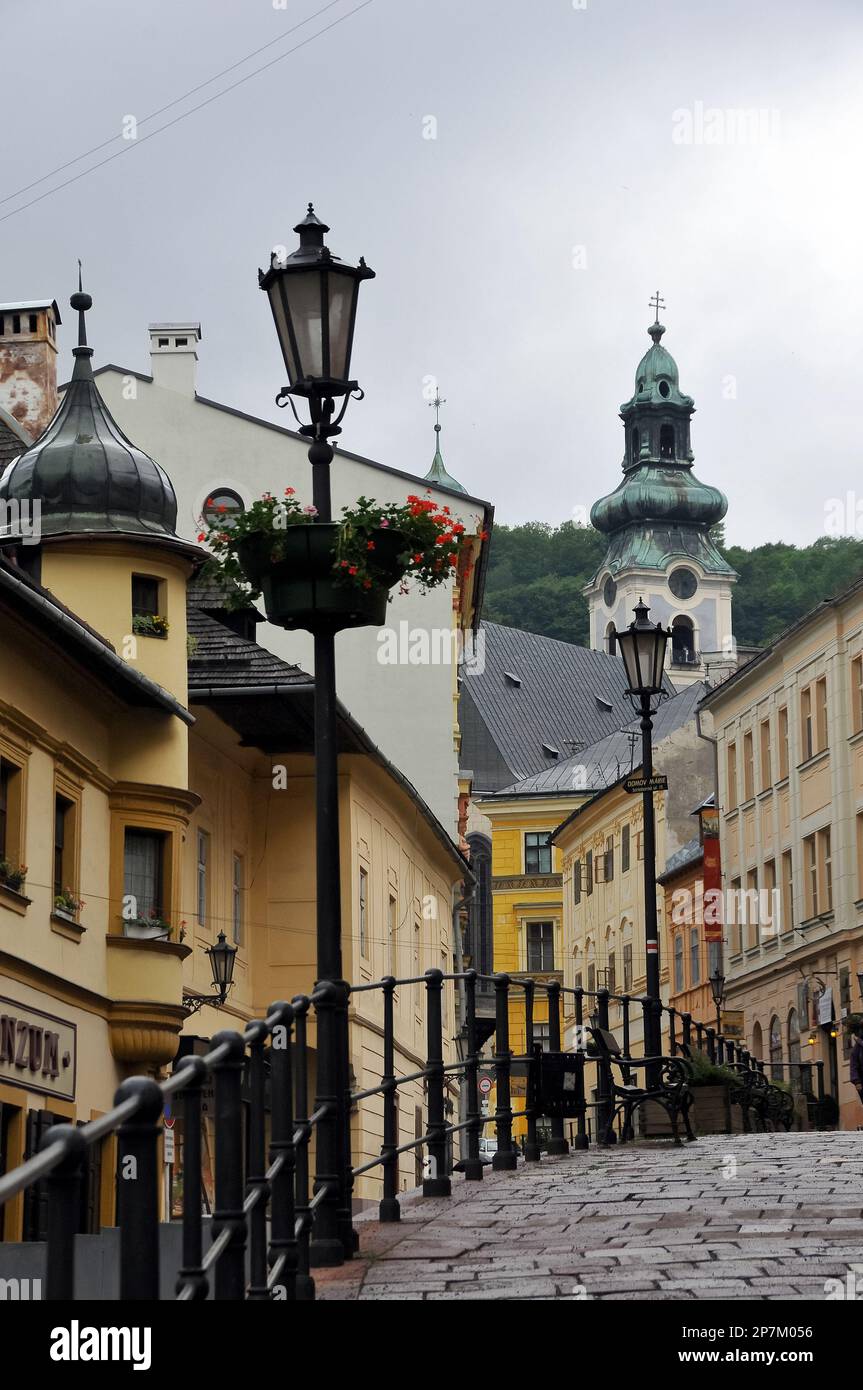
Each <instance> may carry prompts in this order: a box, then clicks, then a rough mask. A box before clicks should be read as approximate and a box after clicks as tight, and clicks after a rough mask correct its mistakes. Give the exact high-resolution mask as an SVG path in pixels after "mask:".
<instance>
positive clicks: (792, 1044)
mask: <svg viewBox="0 0 863 1390" xmlns="http://www.w3.org/2000/svg"><path fill="white" fill-rule="evenodd" d="M788 1060H789V1062H790V1063H791V1070H790V1071H789V1073H788V1080H789V1081H790V1082H791V1085H792V1086H793V1087H794V1088H795V1089H796V1088H797V1087H798V1086H799V1085H800V1020H799V1018H798V1017H797V1010H796V1009H791V1010H790V1011H789V1014H788Z"/></svg>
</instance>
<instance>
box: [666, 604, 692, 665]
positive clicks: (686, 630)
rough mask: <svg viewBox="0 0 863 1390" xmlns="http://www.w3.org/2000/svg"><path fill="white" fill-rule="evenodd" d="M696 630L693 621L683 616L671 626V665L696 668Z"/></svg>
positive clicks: (677, 618) (676, 619)
mask: <svg viewBox="0 0 863 1390" xmlns="http://www.w3.org/2000/svg"><path fill="white" fill-rule="evenodd" d="M696 663H697V657H696V654H695V628H694V627H693V624H692V619H691V618H687V617H686V616H685V615H683V614H681V615H680V616H678V617H676V618H675V619H674V621H673V622H672V624H671V664H672V666H694V665H696Z"/></svg>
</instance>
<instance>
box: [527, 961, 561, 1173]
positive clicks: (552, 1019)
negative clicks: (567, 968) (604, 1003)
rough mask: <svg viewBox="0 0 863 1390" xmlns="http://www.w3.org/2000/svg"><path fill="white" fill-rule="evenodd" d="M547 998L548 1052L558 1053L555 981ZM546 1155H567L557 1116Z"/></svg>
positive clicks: (558, 1019) (557, 999) (558, 992)
mask: <svg viewBox="0 0 863 1390" xmlns="http://www.w3.org/2000/svg"><path fill="white" fill-rule="evenodd" d="M547 996H548V1050H549V1052H560V1051H561V1046H560V985H559V983H558V981H557V980H551V981H550V982H549V985H548V990H547ZM548 1153H549V1157H558V1156H559V1155H561V1154H566V1153H569V1144H568V1142H567V1140H566V1138H565V1136H564V1131H563V1118H562V1116H558V1117H557V1119H553V1120H552V1121H551V1138H550V1139H549V1141H548ZM525 1157H526V1155H525Z"/></svg>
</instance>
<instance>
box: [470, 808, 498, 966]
mask: <svg viewBox="0 0 863 1390" xmlns="http://www.w3.org/2000/svg"><path fill="white" fill-rule="evenodd" d="M467 842H468V845H469V846H470V865H471V868H472V869H473V871H474V873H475V874H476V880H477V881H476V892H475V893H474V896H473V901H472V902H471V904H470V908H469V910H468V929H467V931H468V939H467V942H466V943H465V946H466V950H467V954H468V955H469V956H470V957H471V962H472V965H473V968H474V970H477V971H479V973H480V974H481V975H490V974H491V973H492V971H493V970H494V938H493V933H492V922H493V920H494V919H493V913H492V893H491V840H490V839H489V838H488V836H487V835H480V834H474V835H468V837H467Z"/></svg>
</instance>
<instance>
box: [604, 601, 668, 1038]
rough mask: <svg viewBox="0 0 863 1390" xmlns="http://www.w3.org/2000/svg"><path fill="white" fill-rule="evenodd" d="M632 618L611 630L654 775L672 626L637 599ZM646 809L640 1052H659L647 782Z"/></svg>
mask: <svg viewBox="0 0 863 1390" xmlns="http://www.w3.org/2000/svg"><path fill="white" fill-rule="evenodd" d="M634 611H635V622H633V623H630V624H629V627H628V628H626V629H625V630H624V631H623V632H617V631H615V634H614V635H615V639H616V644H617V650H618V651H619V652H620V655H621V657H622V658H623V665H624V667H625V670H626V679H627V682H628V690H627V694H628V695H629V698H630V700H631V702H632V704H633V706H634V707H635V708H636V709H637V710H638V711H639V713H640V714H641V772H642V776H643V777H644V778H650V777H652V776H653V740H652V734H653V716H654V714H655V713H656V710H657V709H658V707H659V702H660V701H661V700H662V699H663V698H664V697H665V695H666V694H667V693H668V692H667V691H666V690H665V689H664V688H663V673H664V668H665V649H666V647H667V645H668V639H669V638H670V636H671V631H670V629H668V628H664V627H663V626H662V624H661V623H652V622H651V621H650V619H649V618H648V616H647V615H648V613H649V611H650V610H649V608H648V607H647V605H646V604H645V603H644V602H643V601H642V600H641V599H639V601H638V603H637V604H636V607H635V610H634ZM642 804H643V808H644V947H645V952H646V956H647V962H646V975H647V998H648V1001H650V1002H649V1006H648V1010H647V1018H646V1020H645V1029H644V1053H645V1056H647V1057H659V1056H660V1055H661V1053H662V1029H661V1012H660V992H659V928H658V921H657V913H656V827H655V822H654V816H653V790H652V789H651V788H650V787H649V786H648V787H646V788H645V790H644V792H643V794H642Z"/></svg>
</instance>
